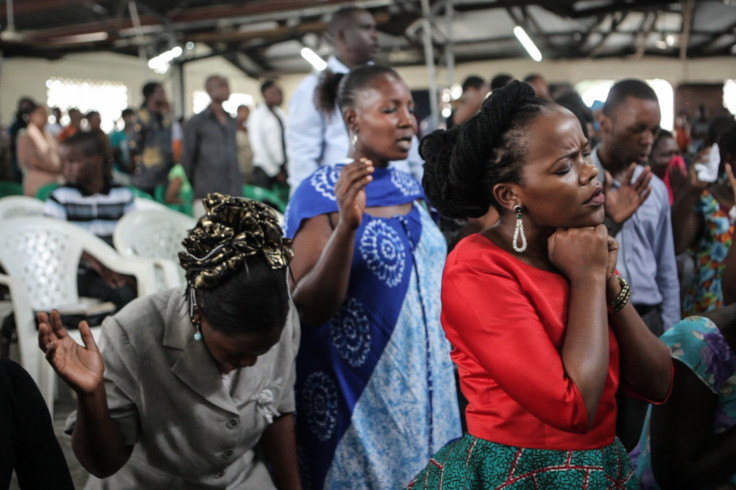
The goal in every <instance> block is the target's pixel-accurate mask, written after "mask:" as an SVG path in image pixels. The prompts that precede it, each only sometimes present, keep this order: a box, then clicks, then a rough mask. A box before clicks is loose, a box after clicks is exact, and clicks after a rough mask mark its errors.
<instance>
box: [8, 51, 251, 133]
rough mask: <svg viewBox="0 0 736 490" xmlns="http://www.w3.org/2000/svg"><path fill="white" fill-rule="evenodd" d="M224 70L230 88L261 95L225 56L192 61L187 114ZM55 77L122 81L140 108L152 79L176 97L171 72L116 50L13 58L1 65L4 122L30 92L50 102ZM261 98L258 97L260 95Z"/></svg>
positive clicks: (186, 82) (186, 77)
mask: <svg viewBox="0 0 736 490" xmlns="http://www.w3.org/2000/svg"><path fill="white" fill-rule="evenodd" d="M213 73H220V74H222V75H224V76H226V77H227V78H229V80H230V90H231V91H233V92H242V93H249V94H251V95H253V96H256V94H258V96H259V97H260V94H259V90H258V87H259V83H258V81H256V80H254V79H252V78H249V77H246V76H245V75H244V74H243V72H241V71H240V70H238V69H236V68H235V67H234V66H232V65H231V64H230V63H228V62H227V61H224V60H223V59H221V58H207V59H204V60H200V61H195V62H192V63H188V64H187V65H186V66H185V69H184V90H185V94H186V97H185V114H186V115H190V114H191V112H192V93H193V92H194V91H195V90H202V89H203V87H204V80H205V78H207V76H209V75H211V74H213ZM51 77H63V78H76V79H91V80H109V81H116V82H122V83H123V84H125V85H126V86H127V88H128V97H129V105H130V106H133V107H138V106H139V105H140V104H141V102H142V101H143V96H142V95H141V88H142V87H143V84H145V83H146V82H147V81H150V80H157V81H160V82H163V84H164V87H165V88H166V92H167V94H168V95H169V97H170V98H171V97H172V94H173V92H172V90H173V86H172V83H173V80H172V76H171V72H169V74H167V75H164V76H162V75H158V74H156V73H154V72H153V71H151V70H149V69H148V67H147V66H146V64H145V63H144V62H143V61H141V60H140V59H138V58H134V57H131V56H124V55H119V54H114V53H91V54H79V55H73V56H67V57H65V58H63V59H61V60H56V61H47V60H39V59H34V58H9V59H4V60H2V64H0V122H2V123H3V124H5V125H9V124H10V122H11V121H12V118H13V115H14V113H15V109H16V104H17V101H18V99H19V98H20V97H22V96H24V95H27V96H30V97H31V98H33V99H35V100H37V101H43V102H45V101H46V85H45V84H46V80H48V79H49V78H51ZM259 97H258V98H259Z"/></svg>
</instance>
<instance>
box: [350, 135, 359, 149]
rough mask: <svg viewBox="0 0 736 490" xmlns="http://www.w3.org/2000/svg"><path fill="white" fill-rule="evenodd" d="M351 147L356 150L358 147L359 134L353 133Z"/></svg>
mask: <svg viewBox="0 0 736 490" xmlns="http://www.w3.org/2000/svg"><path fill="white" fill-rule="evenodd" d="M350 145H351V146H352V147H353V149H355V147H356V146H358V133H357V132H356V133H353V135H352V136H351V137H350Z"/></svg>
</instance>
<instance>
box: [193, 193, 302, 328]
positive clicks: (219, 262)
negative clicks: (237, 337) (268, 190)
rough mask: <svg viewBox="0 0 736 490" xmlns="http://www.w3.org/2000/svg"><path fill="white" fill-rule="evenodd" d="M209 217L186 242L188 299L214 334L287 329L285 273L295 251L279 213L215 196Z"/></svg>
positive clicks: (207, 202) (207, 205)
mask: <svg viewBox="0 0 736 490" xmlns="http://www.w3.org/2000/svg"><path fill="white" fill-rule="evenodd" d="M204 206H205V210H206V213H205V215H204V216H203V217H202V218H200V219H199V221H198V222H197V225H196V226H195V227H194V228H193V229H191V230H190V231H189V233H188V234H187V236H186V238H184V240H183V241H182V246H183V248H184V249H183V250H182V251H180V252H179V262H180V264H181V266H182V268H183V269H184V271H185V274H186V278H187V285H188V287H187V298H188V299H189V301H190V305H189V306H190V315H192V316H193V314H192V309H191V307H192V301H194V302H195V303H194V304H196V305H197V306H198V307H199V308H200V310H201V314H202V315H203V316H204V317H205V318H206V319H207V321H208V322H209V323H210V325H211V326H212V328H215V329H217V330H219V331H222V332H225V333H235V334H238V333H256V332H259V331H263V330H268V329H270V328H273V327H275V326H283V325H284V323H285V322H286V317H287V315H288V311H289V292H288V285H287V282H286V270H287V267H288V264H289V262H290V261H291V258H292V257H293V256H294V251H293V250H292V249H291V241H290V240H288V239H285V238H283V233H282V231H281V226H280V225H279V223H278V218H277V215H276V213H275V212H274V210H273V209H272V208H270V207H269V206H267V205H265V204H262V203H260V202H257V201H253V200H251V199H246V198H242V197H241V198H238V197H231V196H226V195H222V194H218V193H210V194H209V195H208V196H207V198H205V199H204Z"/></svg>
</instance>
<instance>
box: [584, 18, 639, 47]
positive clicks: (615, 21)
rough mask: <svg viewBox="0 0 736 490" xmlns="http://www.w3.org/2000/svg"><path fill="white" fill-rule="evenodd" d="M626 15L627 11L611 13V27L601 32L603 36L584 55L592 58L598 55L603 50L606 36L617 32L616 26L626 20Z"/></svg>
mask: <svg viewBox="0 0 736 490" xmlns="http://www.w3.org/2000/svg"><path fill="white" fill-rule="evenodd" d="M628 15H629V13H628V12H617V13H615V14H613V17H612V18H611V29H610V30H609V31H608V32H606V33H604V34H603V37H601V40H600V41H599V42H598V44H596V45H595V46H593V47H592V48H590V50H589V51H588V53H587V54H586V57H588V58H594V57H596V56H598V53H600V52H601V50H603V48H604V47H605V44H606V41H607V40H608V38H609V37H610V36H611V34H613V33H615V32H617V30H616V29H618V26H619V25H621V23H622V22H623V21H624V20H626V17H628Z"/></svg>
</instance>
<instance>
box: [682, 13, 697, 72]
mask: <svg viewBox="0 0 736 490" xmlns="http://www.w3.org/2000/svg"><path fill="white" fill-rule="evenodd" d="M694 10H695V1H694V0H688V1H687V2H683V3H682V22H681V23H680V26H681V27H680V59H681V60H683V61H684V60H686V59H687V45H688V44H689V43H690V29H692V27H693V19H694V18H695V16H694V15H693V12H694Z"/></svg>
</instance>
